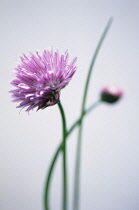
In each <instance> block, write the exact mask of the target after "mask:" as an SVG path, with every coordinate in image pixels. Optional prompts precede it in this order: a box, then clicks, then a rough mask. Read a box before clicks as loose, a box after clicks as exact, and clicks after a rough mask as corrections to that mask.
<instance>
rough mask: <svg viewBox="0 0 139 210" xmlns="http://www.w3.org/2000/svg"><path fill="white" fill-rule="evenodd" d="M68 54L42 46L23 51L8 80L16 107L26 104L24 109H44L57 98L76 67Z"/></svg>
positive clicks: (22, 106) (56, 101) (74, 60)
mask: <svg viewBox="0 0 139 210" xmlns="http://www.w3.org/2000/svg"><path fill="white" fill-rule="evenodd" d="M68 57H69V54H68V52H67V51H66V52H65V53H64V54H63V55H60V54H59V52H58V50H57V51H55V52H53V51H52V50H51V51H49V50H44V52H43V53H42V55H40V54H39V53H38V52H36V53H35V54H33V53H30V55H29V56H26V55H25V54H23V56H22V57H21V63H20V64H19V65H18V66H17V67H16V68H15V74H14V79H13V81H12V82H11V84H12V85H13V86H15V87H16V89H14V90H11V91H10V93H11V96H12V98H13V102H20V104H19V105H18V106H17V108H24V107H26V108H27V109H26V111H30V110H33V109H34V108H36V107H37V110H39V109H44V108H46V107H48V106H52V105H55V104H57V103H58V102H59V98H60V92H61V89H63V88H64V87H65V86H66V85H67V84H68V83H69V81H70V80H71V78H72V76H73V75H74V73H75V71H76V69H77V67H76V66H75V62H76V60H77V57H75V58H74V59H73V60H72V61H71V62H70V63H69V64H68Z"/></svg>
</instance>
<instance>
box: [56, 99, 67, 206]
mask: <svg viewBox="0 0 139 210" xmlns="http://www.w3.org/2000/svg"><path fill="white" fill-rule="evenodd" d="M58 107H59V110H60V113H61V118H62V125H63V141H62V148H61V149H62V151H63V210H66V209H67V149H66V134H67V128H66V118H65V113H64V109H63V107H62V104H61V103H60V102H59V103H58Z"/></svg>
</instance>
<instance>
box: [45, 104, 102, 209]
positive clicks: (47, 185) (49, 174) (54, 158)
mask: <svg viewBox="0 0 139 210" xmlns="http://www.w3.org/2000/svg"><path fill="white" fill-rule="evenodd" d="M100 103H101V101H97V102H95V103H93V104H92V105H91V106H90V107H89V108H88V109H87V110H85V111H84V113H83V116H86V115H87V114H89V113H90V112H91V111H92V110H93V109H95V108H96V107H97V106H98V105H99V104H100ZM80 121H81V117H80V118H79V119H78V120H76V121H75V123H74V124H73V125H72V126H71V128H70V129H69V130H68V132H67V134H66V137H68V136H69V135H70V134H71V133H72V131H73V130H74V129H75V127H76V126H77V125H79V123H80ZM62 147H63V141H62V143H61V144H60V145H59V146H58V148H57V149H56V151H55V153H54V156H53V159H52V161H51V164H50V167H49V170H48V175H47V179H46V184H45V191H44V209H45V210H50V207H49V206H50V205H49V187H50V182H51V179H52V172H53V169H54V166H55V164H56V160H57V157H58V155H59V153H60V151H61V150H62Z"/></svg>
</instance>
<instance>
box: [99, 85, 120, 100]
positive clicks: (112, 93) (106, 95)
mask: <svg viewBox="0 0 139 210" xmlns="http://www.w3.org/2000/svg"><path fill="white" fill-rule="evenodd" d="M122 96H123V91H122V90H121V89H119V88H118V87H117V86H115V85H109V86H106V87H104V88H103V89H102V91H101V100H102V101H105V102H107V103H115V102H116V101H118V100H119V99H120V98H121V97H122Z"/></svg>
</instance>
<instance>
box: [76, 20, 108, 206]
mask: <svg viewBox="0 0 139 210" xmlns="http://www.w3.org/2000/svg"><path fill="white" fill-rule="evenodd" d="M111 24H112V18H110V19H109V21H108V23H107V25H106V28H105V29H104V32H103V34H102V36H101V38H100V41H99V43H98V45H97V47H96V50H95V53H94V56H93V58H92V61H91V64H90V68H89V71H88V75H87V79H86V84H85V89H84V95H83V101H82V107H81V120H80V128H79V133H78V142H77V152H76V163H75V177H74V194H73V210H78V209H79V184H80V163H81V145H82V128H83V113H84V110H85V103H86V98H87V93H88V87H89V83H90V79H91V74H92V70H93V67H94V64H95V61H96V58H97V55H98V52H99V50H100V48H101V45H102V43H103V41H104V38H105V37H106V34H107V32H108V30H109V28H110V26H111Z"/></svg>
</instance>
